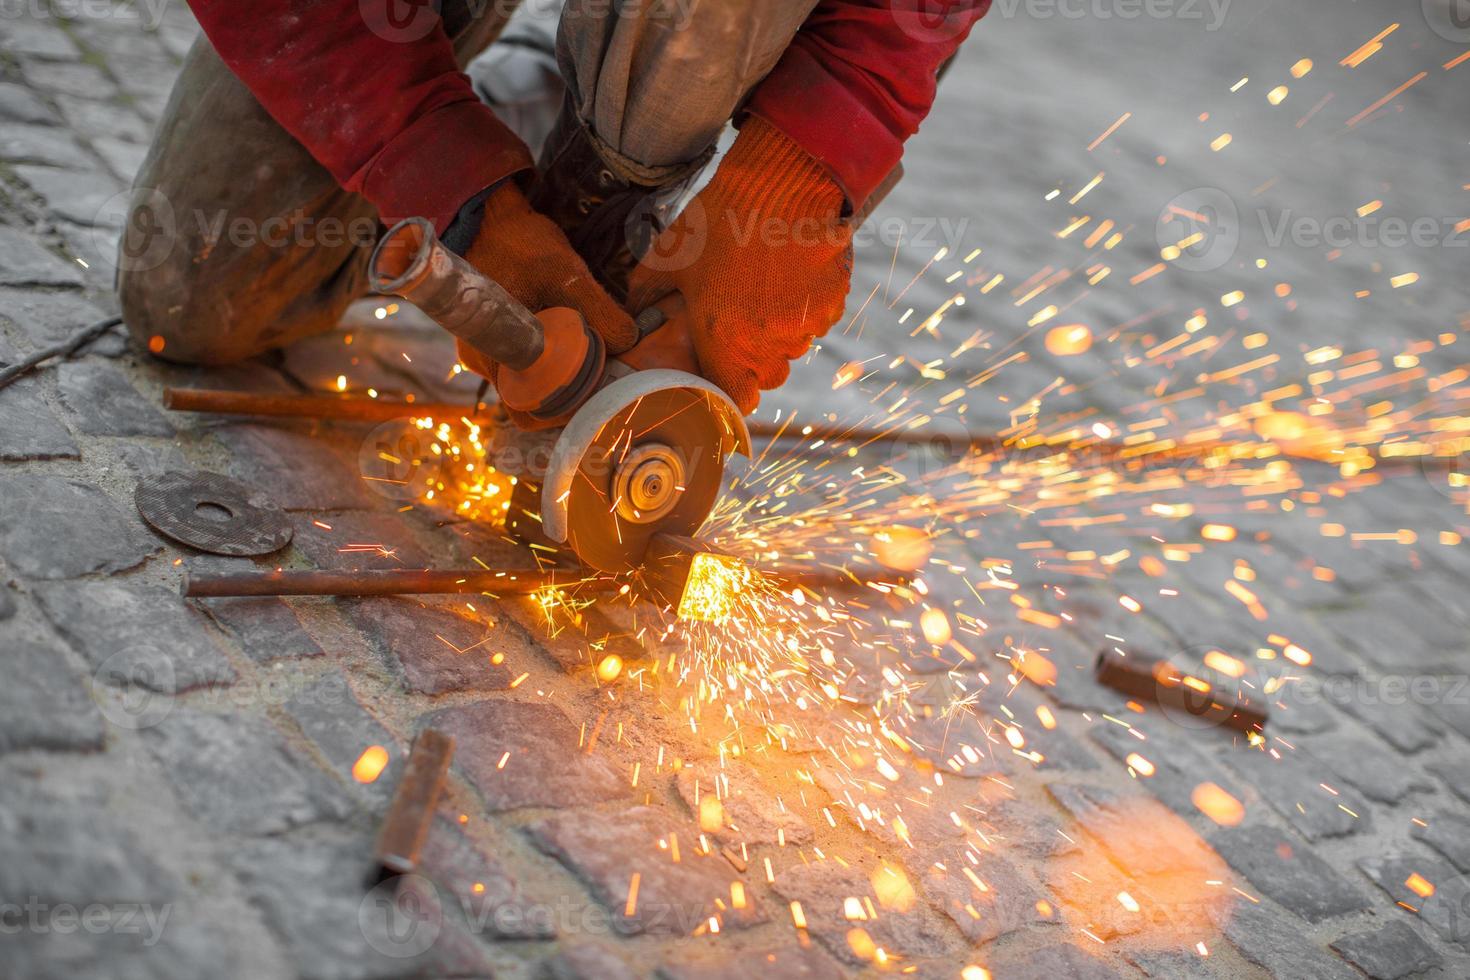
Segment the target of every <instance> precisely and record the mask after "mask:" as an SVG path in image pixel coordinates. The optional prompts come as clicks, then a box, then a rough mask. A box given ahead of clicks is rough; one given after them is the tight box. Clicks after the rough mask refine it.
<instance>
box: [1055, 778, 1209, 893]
mask: <svg viewBox="0 0 1470 980" xmlns="http://www.w3.org/2000/svg"><path fill="white" fill-rule="evenodd" d="M1047 791H1048V792H1049V793H1050V794H1051V796H1052V798H1053V799H1054V800H1056V801H1057V803H1058V804H1059V805H1060V806H1061V807H1062V809H1063V810H1065V811H1067V813H1068V814H1069V815H1071V817H1072V819H1074V820H1076V821H1077V823H1078V824H1079V825H1080V826H1081V827H1082V829H1083V830H1085V831H1087V833H1088V834H1090V835H1091V836H1092V837H1093V838H1095V839H1096V840H1097V841H1098V842H1099V843H1100V844H1102V846H1103V847H1104V848H1105V849H1106V850H1107V852H1108V854H1109V855H1110V856H1111V857H1112V859H1113V862H1114V863H1115V864H1117V865H1118V867H1120V868H1122V869H1123V870H1124V871H1125V872H1127V873H1128V874H1129V875H1130V876H1132V877H1134V878H1137V879H1139V880H1140V881H1143V882H1144V883H1145V884H1148V883H1149V882H1150V881H1151V880H1157V881H1158V882H1160V883H1165V884H1167V883H1168V882H1169V881H1172V880H1183V879H1187V880H1189V881H1190V882H1198V881H1201V880H1205V879H1219V878H1224V877H1226V874H1227V872H1226V869H1225V865H1224V862H1223V861H1221V860H1220V858H1219V856H1218V855H1216V854H1215V852H1214V851H1213V850H1211V849H1210V847H1209V845H1208V844H1206V843H1205V842H1204V841H1203V840H1202V839H1201V838H1200V836H1199V835H1198V834H1197V833H1195V832H1194V829H1193V828H1192V827H1190V826H1189V824H1187V823H1185V822H1184V821H1183V820H1181V819H1180V818H1179V817H1176V816H1175V815H1174V814H1172V813H1170V812H1169V811H1168V810H1166V809H1165V808H1164V807H1163V806H1162V805H1161V804H1160V803H1159V802H1158V801H1156V800H1154V799H1153V798H1152V797H1148V796H1142V795H1124V794H1122V793H1118V792H1114V791H1113V790H1110V789H1106V788H1104V787H1101V786H1087V785H1062V784H1058V783H1053V784H1052V785H1050V786H1048V787H1047Z"/></svg>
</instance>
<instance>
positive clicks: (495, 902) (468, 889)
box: [419, 806, 557, 939]
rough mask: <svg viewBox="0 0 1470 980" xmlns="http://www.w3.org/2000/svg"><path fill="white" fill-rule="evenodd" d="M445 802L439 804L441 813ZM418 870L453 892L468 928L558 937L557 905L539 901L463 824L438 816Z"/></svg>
mask: <svg viewBox="0 0 1470 980" xmlns="http://www.w3.org/2000/svg"><path fill="white" fill-rule="evenodd" d="M443 810H444V807H442V806H441V807H440V811H441V813H442V812H443ZM419 872H420V873H421V874H423V875H424V876H426V877H427V878H429V879H430V880H431V881H433V882H434V884H435V886H436V887H437V888H438V889H439V892H440V894H441V895H443V896H446V897H447V896H453V899H454V901H455V902H456V903H457V904H458V905H459V907H460V909H461V911H463V912H464V915H465V920H466V922H467V924H468V926H469V928H470V931H471V932H473V933H474V934H475V935H478V936H485V937H490V938H494V939H554V938H556V934H557V923H556V911H557V910H556V909H554V908H552V907H550V906H547V905H538V904H536V903H534V902H531V901H530V900H528V899H527V898H526V897H525V895H523V894H522V892H521V887H520V884H519V883H518V882H517V881H516V880H515V878H514V877H513V876H512V875H511V873H510V871H509V870H507V869H506V867H505V865H504V864H502V863H501V862H500V861H499V860H497V859H495V858H493V857H491V856H489V855H487V854H486V853H485V852H484V851H483V850H481V849H480V847H479V846H477V845H476V844H475V843H474V842H473V841H471V840H470V839H469V838H468V837H466V836H465V835H464V834H463V833H462V832H461V831H460V829H459V827H458V826H457V825H456V824H454V823H451V822H450V821H449V820H447V819H445V818H444V817H443V816H441V817H440V818H439V819H437V820H435V821H434V824H433V826H432V827H431V828H430V830H429V836H428V839H427V840H425V841H424V850H423V853H422V854H421V855H420V857H419Z"/></svg>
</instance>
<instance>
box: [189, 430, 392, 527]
mask: <svg viewBox="0 0 1470 980" xmlns="http://www.w3.org/2000/svg"><path fill="white" fill-rule="evenodd" d="M213 432H214V435H215V438H217V439H219V441H220V442H222V443H224V445H225V446H226V448H228V449H229V450H230V451H231V452H233V453H234V459H233V460H232V461H231V463H230V467H229V469H230V473H231V474H232V475H233V476H234V477H235V478H236V479H238V480H240V481H241V482H243V483H245V484H246V485H247V486H249V487H251V488H253V489H257V490H259V491H260V492H261V493H264V494H265V495H267V496H268V497H270V498H271V499H272V500H274V501H275V502H276V504H277V505H278V506H280V507H281V508H283V509H285V510H313V511H322V510H343V509H349V508H356V507H367V506H369V505H370V504H371V503H372V502H373V501H372V500H371V498H370V497H369V496H368V492H367V491H366V490H365V489H363V486H362V480H361V478H360V477H359V475H358V473H357V468H356V466H355V465H354V464H352V463H350V462H349V461H348V460H347V459H346V458H345V457H344V456H342V455H341V454H339V453H338V452H336V451H335V450H333V449H332V448H331V447H329V446H327V445H326V444H324V443H323V442H322V441H321V440H318V439H314V438H312V436H310V435H308V434H306V433H303V432H298V431H295V430H290V429H283V428H278V427H273V426H269V425H223V426H220V427H218V428H216V429H214V430H213Z"/></svg>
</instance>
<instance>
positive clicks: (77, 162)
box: [0, 123, 93, 170]
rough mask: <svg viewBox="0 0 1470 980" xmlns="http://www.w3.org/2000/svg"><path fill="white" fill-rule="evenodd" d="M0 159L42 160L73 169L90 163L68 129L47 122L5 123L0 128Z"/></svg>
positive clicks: (87, 165) (39, 161)
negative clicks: (32, 123) (42, 123)
mask: <svg viewBox="0 0 1470 980" xmlns="http://www.w3.org/2000/svg"><path fill="white" fill-rule="evenodd" d="M0 160H6V161H8V162H10V163H43V164H46V165H47V166H51V167H70V168H72V169H73V170H85V169H87V168H89V167H91V166H93V161H92V158H91V157H90V156H88V155H87V153H86V152H85V151H84V150H83V149H82V147H81V145H80V144H79V143H77V141H76V138H75V137H73V136H72V135H71V134H70V133H67V132H64V131H62V130H60V129H56V128H54V127H51V126H36V125H28V124H23V123H7V124H6V125H5V126H4V127H3V128H0Z"/></svg>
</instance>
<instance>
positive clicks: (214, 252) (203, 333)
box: [117, 0, 815, 364]
mask: <svg viewBox="0 0 1470 980" xmlns="http://www.w3.org/2000/svg"><path fill="white" fill-rule="evenodd" d="M533 2H535V0H533ZM543 3H544V0H543ZM814 5H815V0H621V2H619V3H612V2H610V0H568V2H567V4H566V6H565V9H563V11H562V14H561V21H560V26H559V30H558V34H557V42H556V47H557V61H558V63H559V65H560V66H561V70H562V74H563V78H564V80H565V82H566V86H567V93H568V96H569V99H568V102H567V105H568V107H569V111H575V112H576V113H577V115H578V117H579V119H580V120H581V121H582V122H583V124H584V125H586V126H587V127H589V128H590V130H591V131H592V133H593V135H594V137H595V138H596V145H597V146H598V147H599V150H600V152H602V153H603V154H604V155H605V156H606V157H607V158H608V161H607V162H608V164H609V168H610V169H612V170H614V171H615V172H617V173H618V174H619V175H620V176H623V177H625V178H628V179H634V180H637V181H639V182H642V183H650V184H655V185H658V184H662V183H665V182H671V181H673V180H675V179H678V178H679V177H681V176H683V175H684V174H686V173H687V171H688V170H689V165H690V163H691V162H692V161H697V160H700V159H703V158H704V156H705V154H706V152H707V151H708V149H709V148H710V146H711V145H712V144H713V143H714V141H715V140H716V139H717V138H718V136H719V134H720V132H721V130H722V129H723V128H724V126H725V124H726V123H727V122H728V121H729V119H730V117H731V115H732V113H734V112H735V111H736V109H737V108H738V106H739V105H740V103H741V102H742V101H743V100H744V99H745V97H746V96H747V95H748V94H749V92H750V90H751V88H753V87H754V85H755V84H756V83H757V82H758V81H760V79H761V78H763V77H764V76H765V75H766V73H767V72H769V71H770V70H771V68H772V67H773V66H774V65H775V63H776V60H777V59H778V58H779V57H780V55H781V53H782V51H784V50H785V49H786V47H787V45H788V44H790V42H791V38H792V37H793V36H794V35H795V33H796V31H797V29H798V28H799V27H800V26H801V22H802V21H803V20H805V18H806V15H807V14H808V13H809V12H810V10H811V8H812V7H813V6H814ZM441 9H442V16H443V20H444V24H445V28H446V30H447V31H448V33H449V35H450V37H451V38H452V39H453V41H454V47H455V53H456V55H457V57H458V59H459V62H460V65H461V66H464V65H466V64H468V63H469V61H470V60H471V59H472V58H473V57H474V56H475V55H476V54H478V53H479V52H480V51H482V50H483V49H484V48H485V47H486V46H487V45H489V44H490V43H491V42H492V41H494V40H495V39H496V38H497V37H498V36H499V35H500V33H501V31H502V30H503V29H504V27H505V24H506V21H507V20H508V18H509V12H510V11H512V10H513V9H514V4H507V3H506V2H504V0H499V2H490V0H444V4H443V6H442V8H441ZM241 16H248V13H242V15H241ZM425 179H430V180H432V179H433V175H432V174H426V175H425ZM378 232H379V224H378V220H377V213H376V211H375V210H374V208H373V206H372V205H371V204H369V203H368V202H367V201H366V200H365V199H364V198H362V197H360V196H358V195H356V194H352V193H349V192H347V191H344V190H342V189H341V188H340V187H339V186H338V185H337V183H336V181H335V180H333V178H332V176H331V175H330V174H329V173H328V172H327V171H326V170H325V169H324V168H323V167H322V166H321V165H320V164H319V163H317V162H316V161H315V160H314V159H313V158H312V157H311V155H310V154H309V153H308V152H307V151H306V149H305V148H304V147H302V146H301V144H299V143H298V142H297V141H296V140H295V139H294V138H293V137H292V136H291V135H290V134H289V133H287V132H286V131H285V130H284V129H282V128H281V126H280V125H278V124H277V123H276V122H275V120H273V119H272V118H271V117H270V116H269V115H268V114H267V113H266V111H265V110H264V109H263V108H262V107H261V105H260V104H259V103H258V102H257V101H256V99H255V97H254V96H253V95H251V94H250V92H249V90H248V89H246V88H245V86H244V85H243V84H242V83H241V82H240V81H239V80H238V79H237V78H235V76H234V75H233V74H232V73H231V72H230V71H229V69H228V68H226V67H225V65H224V63H223V62H221V60H220V58H219V56H218V55H217V54H216V53H215V51H214V49H213V48H212V46H211V45H210V43H209V41H208V39H207V38H204V37H201V38H200V39H199V40H198V41H197V42H196V43H195V44H194V47H193V49H192V50H191V51H190V52H189V56H188V58H187V59H186V61H185V63H184V67H183V70H182V72H181V73H180V75H179V78H178V80H177V81H176V82H175V84H174V89H173V93H172V95H171V96H170V98H169V102H168V106H167V108H166V109H165V110H164V114H163V118H162V119H161V120H160V122H159V125H158V130H157V132H156V133H155V134H154V138H153V145H152V147H151V148H150V150H149V152H148V156H147V158H146V159H145V160H144V161H143V165H142V167H141V169H140V170H139V172H138V176H137V178H136V179H135V182H134V189H133V196H132V200H131V205H130V213H129V215H128V219H127V225H126V227H125V229H124V233H123V238H122V242H121V244H120V248H119V259H118V273H117V287H118V296H119V300H120V302H121V305H122V312H123V316H124V319H125V320H126V322H127V325H128V328H129V330H130V331H131V332H132V334H133V336H134V337H135V338H136V339H137V340H138V342H139V343H140V344H142V345H144V346H146V347H148V349H150V350H152V351H154V352H155V353H158V354H159V355H160V356H162V357H164V358H167V359H169V360H175V361H181V362H187V363H202V364H223V363H229V362H231V361H236V360H239V359H241V358H245V357H250V356H253V355H255V354H258V353H260V352H262V351H264V350H267V349H270V348H272V347H276V346H280V345H282V344H287V343H290V342H291V341H293V340H297V339H299V338H301V337H305V336H309V335H311V334H315V333H320V332H323V331H326V330H330V329H331V328H332V327H333V326H334V325H335V324H336V323H337V322H338V320H339V319H340V318H341V315H342V313H343V311H344V310H345V309H346V308H347V306H348V304H350V303H351V302H352V301H353V300H355V299H357V298H358V297H360V296H362V295H365V294H366V292H367V289H366V280H367V275H366V267H367V259H368V256H369V255H370V254H371V251H372V247H373V245H374V244H375V242H376V238H377V235H378Z"/></svg>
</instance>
